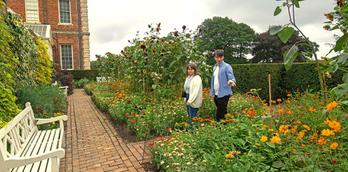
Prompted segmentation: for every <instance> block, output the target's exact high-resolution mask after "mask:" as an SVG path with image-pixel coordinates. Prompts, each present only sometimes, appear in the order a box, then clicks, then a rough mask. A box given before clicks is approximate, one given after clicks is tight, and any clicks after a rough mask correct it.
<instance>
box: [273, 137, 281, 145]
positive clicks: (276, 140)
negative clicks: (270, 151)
mask: <svg viewBox="0 0 348 172" xmlns="http://www.w3.org/2000/svg"><path fill="white" fill-rule="evenodd" d="M280 141H281V139H280V137H279V136H273V137H272V138H271V142H272V143H275V144H278V143H280Z"/></svg>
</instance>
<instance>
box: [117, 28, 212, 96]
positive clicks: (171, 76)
mask: <svg viewBox="0 0 348 172" xmlns="http://www.w3.org/2000/svg"><path fill="white" fill-rule="evenodd" d="M149 30H150V31H148V32H146V35H145V37H144V38H139V37H138V38H135V39H134V40H133V41H132V45H131V46H129V47H126V48H125V49H124V51H123V55H124V56H125V59H127V62H129V63H128V69H127V71H128V73H127V75H128V77H129V78H130V79H131V83H132V84H131V85H132V86H133V89H134V90H137V91H141V92H144V93H148V92H151V91H152V90H156V89H157V88H160V87H167V86H176V85H177V84H178V83H182V82H183V80H184V78H185V73H186V66H187V64H188V63H190V62H194V63H196V64H197V65H198V68H199V70H200V71H202V74H208V73H209V72H207V70H208V69H209V68H208V65H207V64H206V62H205V61H206V60H205V57H204V56H203V54H202V53H201V52H200V51H199V50H198V49H197V47H196V45H195V44H194V42H193V34H194V33H192V32H189V31H188V29H187V28H186V26H183V28H182V31H181V32H179V31H174V32H171V33H169V34H168V35H167V36H161V35H160V30H161V28H160V24H158V25H157V26H155V27H153V26H152V25H149ZM203 78H207V77H204V76H203Z"/></svg>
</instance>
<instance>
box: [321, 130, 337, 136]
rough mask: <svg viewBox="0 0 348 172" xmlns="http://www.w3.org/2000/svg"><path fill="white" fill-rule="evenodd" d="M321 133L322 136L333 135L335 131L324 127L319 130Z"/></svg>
mask: <svg viewBox="0 0 348 172" xmlns="http://www.w3.org/2000/svg"><path fill="white" fill-rule="evenodd" d="M321 135H323V136H333V135H335V133H334V132H333V131H332V130H330V129H324V130H322V131H321Z"/></svg>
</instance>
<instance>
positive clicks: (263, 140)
mask: <svg viewBox="0 0 348 172" xmlns="http://www.w3.org/2000/svg"><path fill="white" fill-rule="evenodd" d="M267 140H268V138H267V136H261V139H260V141H261V142H267Z"/></svg>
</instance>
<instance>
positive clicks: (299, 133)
mask: <svg viewBox="0 0 348 172" xmlns="http://www.w3.org/2000/svg"><path fill="white" fill-rule="evenodd" d="M304 135H305V132H304V131H300V132H298V134H297V137H298V138H299V139H302V138H303V136H304Z"/></svg>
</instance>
